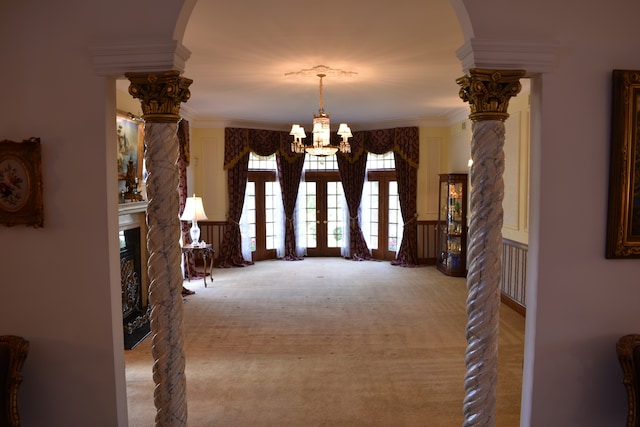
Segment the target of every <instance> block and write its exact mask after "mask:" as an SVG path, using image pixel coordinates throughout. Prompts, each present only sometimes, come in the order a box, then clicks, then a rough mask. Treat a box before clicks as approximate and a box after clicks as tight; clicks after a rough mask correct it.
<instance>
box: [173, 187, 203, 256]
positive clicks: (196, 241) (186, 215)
mask: <svg viewBox="0 0 640 427" xmlns="http://www.w3.org/2000/svg"><path fill="white" fill-rule="evenodd" d="M207 219H209V218H207V214H206V213H204V207H203V206H202V197H196V195H195V194H194V195H193V197H187V202H186V203H185V205H184V211H183V212H182V216H181V217H180V220H181V221H191V229H190V230H189V235H190V236H191V244H192V245H193V246H196V247H197V246H200V227H198V221H204V220H207Z"/></svg>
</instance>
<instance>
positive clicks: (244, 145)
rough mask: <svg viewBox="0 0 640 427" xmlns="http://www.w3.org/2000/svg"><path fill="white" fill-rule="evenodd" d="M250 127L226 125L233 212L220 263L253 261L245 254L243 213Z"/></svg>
mask: <svg viewBox="0 0 640 427" xmlns="http://www.w3.org/2000/svg"><path fill="white" fill-rule="evenodd" d="M248 132H249V131H248V130H247V129H229V128H227V129H225V131H224V140H225V145H224V168H225V169H226V170H227V192H228V195H229V212H228V213H227V226H226V227H225V232H224V236H223V238H222V243H221V245H220V254H219V255H218V262H217V266H218V267H234V266H237V267H241V266H242V267H243V266H245V265H248V264H251V261H245V259H244V257H243V256H242V239H241V236H240V216H241V215H242V206H243V205H244V194H245V191H246V189H247V172H248V169H249V151H250V149H249V144H248Z"/></svg>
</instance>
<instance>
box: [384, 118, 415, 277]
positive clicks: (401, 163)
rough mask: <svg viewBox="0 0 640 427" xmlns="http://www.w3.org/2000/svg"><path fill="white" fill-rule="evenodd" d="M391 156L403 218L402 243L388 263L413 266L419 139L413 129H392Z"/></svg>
mask: <svg viewBox="0 0 640 427" xmlns="http://www.w3.org/2000/svg"><path fill="white" fill-rule="evenodd" d="M395 136H396V139H395V143H394V146H395V147H398V148H400V147H402V148H401V149H394V151H393V157H394V159H395V163H396V179H397V180H398V197H399V199H400V211H401V212H402V218H403V219H404V231H403V232H402V243H401V244H400V249H399V250H398V252H397V254H396V259H395V260H393V261H392V262H391V264H392V265H400V266H403V267H415V266H417V265H418V223H417V217H418V212H417V196H418V157H419V146H420V144H419V138H418V129H417V128H400V129H396V135H395Z"/></svg>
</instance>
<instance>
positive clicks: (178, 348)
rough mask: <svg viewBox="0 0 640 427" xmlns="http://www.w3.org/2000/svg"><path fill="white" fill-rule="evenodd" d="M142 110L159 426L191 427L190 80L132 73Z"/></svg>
mask: <svg viewBox="0 0 640 427" xmlns="http://www.w3.org/2000/svg"><path fill="white" fill-rule="evenodd" d="M126 76H127V78H129V80H130V82H131V85H130V86H129V93H130V94H131V95H132V96H133V97H134V98H139V99H140V100H141V104H142V111H143V116H142V118H143V120H144V122H145V127H144V143H145V161H146V167H147V172H148V178H147V196H148V198H149V204H148V207H147V227H148V232H147V248H148V253H149V262H148V272H149V279H150V285H149V304H150V306H151V332H152V338H151V340H152V342H151V353H152V356H153V359H154V363H153V380H154V382H155V384H156V386H155V389H154V403H155V406H156V426H159V427H160V426H161V427H180V426H186V425H187V399H186V376H185V354H184V339H183V331H182V323H183V303H182V271H181V269H180V254H181V250H180V244H179V239H180V220H179V218H178V215H179V209H180V200H179V195H178V165H177V161H178V152H179V142H178V137H177V130H178V122H179V120H180V114H179V111H180V104H181V102H184V101H186V100H187V99H189V95H190V94H189V90H188V87H189V85H190V84H191V80H189V79H185V78H182V77H180V76H179V72H177V71H168V72H164V73H127V74H126Z"/></svg>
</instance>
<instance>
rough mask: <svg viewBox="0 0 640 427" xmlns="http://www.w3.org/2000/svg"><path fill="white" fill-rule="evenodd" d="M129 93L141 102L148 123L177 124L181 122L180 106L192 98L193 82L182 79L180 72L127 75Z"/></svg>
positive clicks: (144, 117) (143, 115)
mask: <svg viewBox="0 0 640 427" xmlns="http://www.w3.org/2000/svg"><path fill="white" fill-rule="evenodd" d="M125 77H127V78H128V79H129V81H130V82H131V84H130V85H129V93H130V94H131V96H133V97H134V98H137V99H139V100H140V103H141V105H142V113H143V114H142V118H143V119H144V120H145V121H147V122H156V123H176V122H178V121H179V120H180V104H181V103H182V102H186V101H187V100H188V99H189V98H190V96H191V92H190V91H189V86H190V85H191V83H193V80H191V79H187V78H185V77H180V72H179V71H174V70H172V71H164V72H159V73H126V74H125Z"/></svg>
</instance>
